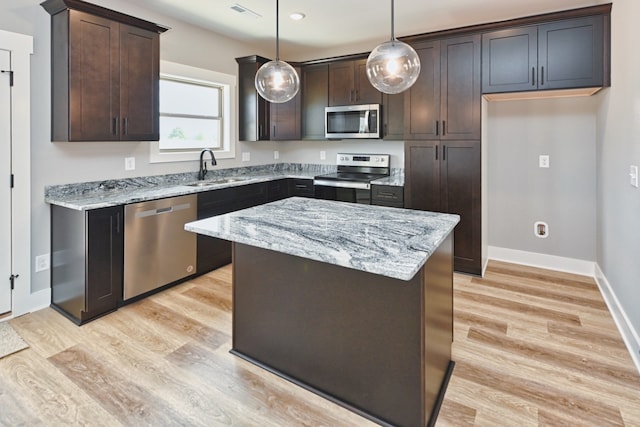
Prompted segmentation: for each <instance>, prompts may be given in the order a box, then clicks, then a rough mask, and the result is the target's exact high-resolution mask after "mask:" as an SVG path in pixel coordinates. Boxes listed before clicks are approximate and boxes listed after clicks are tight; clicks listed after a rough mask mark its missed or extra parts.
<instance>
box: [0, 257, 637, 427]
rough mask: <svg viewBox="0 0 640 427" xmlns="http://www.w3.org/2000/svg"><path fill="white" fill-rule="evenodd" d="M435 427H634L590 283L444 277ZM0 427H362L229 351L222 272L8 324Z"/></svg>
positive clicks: (226, 275) (630, 390)
mask: <svg viewBox="0 0 640 427" xmlns="http://www.w3.org/2000/svg"><path fill="white" fill-rule="evenodd" d="M454 287H455V292H454V306H455V322H454V329H455V330H454V344H453V358H454V360H455V361H456V367H455V369H454V372H453V376H452V378H451V381H450V384H449V388H448V390H447V393H446V396H445V400H444V403H443V406H442V409H441V412H440V417H439V419H438V422H437V425H438V426H640V376H639V375H638V372H637V371H636V370H635V367H634V365H633V363H632V361H631V358H630V356H629V354H628V353H627V350H626V348H625V347H624V344H623V342H622V339H621V338H620V336H619V334H618V332H617V330H616V327H615V325H614V323H613V320H612V319H611V316H610V315H609V312H608V311H607V308H606V305H605V304H604V302H603V300H602V297H601V296H600V294H599V292H598V289H597V287H596V285H595V283H594V282H593V280H592V279H590V278H585V277H581V276H574V275H570V274H565V273H557V272H550V271H545V270H539V269H534V268H529V267H523V266H516V265H510V264H505V263H497V262H491V263H490V266H489V269H488V271H487V274H486V276H485V278H484V279H479V278H474V277H470V276H463V275H456V276H455V284H454ZM10 322H11V324H12V325H13V326H14V328H15V329H16V330H17V331H18V332H19V333H20V334H21V335H22V337H23V338H24V339H25V340H26V341H27V342H28V343H29V344H30V346H31V347H30V348H29V349H27V350H24V351H21V352H19V353H16V354H14V355H11V356H8V357H5V358H3V359H0V426H5V425H6V426H16V425H25V426H37V425H42V426H57V425H90V426H94V425H95V426H103V425H104V426H118V425H123V426H134V425H135V426H138V425H150V426H177V425H180V426H371V425H374V424H372V423H371V422H369V421H367V420H365V419H364V418H362V417H360V416H358V415H356V414H353V413H351V412H349V411H347V410H346V409H343V408H341V407H339V406H337V405H335V404H332V403H330V402H328V401H326V400H325V399H323V398H320V397H318V396H316V395H314V394H313V393H310V392H308V391H306V390H304V389H301V388H300V387H297V386H295V385H293V384H291V383H289V382H287V381H285V380H283V379H281V378H279V377H277V376H275V375H273V374H270V373H268V372H266V371H264V370H262V369H260V368H258V367H256V366H254V365H252V364H250V363H248V362H246V361H244V360H242V359H239V358H237V357H235V356H232V355H231V354H229V353H228V351H229V349H230V347H231V268H230V267H229V266H228V267H224V268H222V269H219V270H217V271H214V272H212V273H209V274H208V275H205V276H202V277H199V278H196V279H194V280H191V281H189V282H186V283H183V284H181V285H179V286H176V287H174V288H171V289H169V290H167V291H164V292H162V293H159V294H156V295H154V296H152V297H149V298H147V299H145V300H143V301H139V302H137V303H134V304H131V305H128V306H126V307H123V308H121V309H120V310H118V311H117V312H115V313H112V314H110V315H108V316H105V317H103V318H101V319H98V320H96V321H93V322H90V323H88V324H86V325H84V326H82V327H77V326H75V325H74V324H72V323H71V322H69V321H68V320H67V319H65V318H64V317H62V316H61V315H60V314H58V313H56V312H55V311H53V310H52V309H46V310H41V311H39V312H36V313H32V314H29V315H26V316H22V317H20V318H17V319H13V320H11V321H10Z"/></svg>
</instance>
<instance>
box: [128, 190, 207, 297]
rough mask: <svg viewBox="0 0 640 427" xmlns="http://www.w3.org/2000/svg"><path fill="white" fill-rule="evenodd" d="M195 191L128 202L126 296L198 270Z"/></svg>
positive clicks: (132, 295) (156, 286) (142, 291)
mask: <svg viewBox="0 0 640 427" xmlns="http://www.w3.org/2000/svg"><path fill="white" fill-rule="evenodd" d="M197 201H198V199H197V196H196V195H195V194H192V195H187V196H179V197H171V198H168V199H160V200H152V201H148V202H142V203H134V204H130V205H126V206H125V208H124V224H125V225H124V296H123V299H124V300H125V301H126V300H127V299H130V298H133V297H136V296H138V295H141V294H144V293H146V292H149V291H152V290H154V289H156V288H159V287H162V286H164V285H168V284H169V283H172V282H175V281H177V280H180V279H182V278H184V277H187V276H190V275H191V274H194V273H195V272H196V234H195V233H190V232H187V231H185V230H184V224H185V223H187V222H190V221H195V220H196V219H197Z"/></svg>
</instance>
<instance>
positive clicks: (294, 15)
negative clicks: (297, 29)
mask: <svg viewBox="0 0 640 427" xmlns="http://www.w3.org/2000/svg"><path fill="white" fill-rule="evenodd" d="M305 16H307V15H305V14H304V13H302V12H293V13H292V14H291V15H289V18H291V19H293V20H294V21H299V20H301V19H304V17H305Z"/></svg>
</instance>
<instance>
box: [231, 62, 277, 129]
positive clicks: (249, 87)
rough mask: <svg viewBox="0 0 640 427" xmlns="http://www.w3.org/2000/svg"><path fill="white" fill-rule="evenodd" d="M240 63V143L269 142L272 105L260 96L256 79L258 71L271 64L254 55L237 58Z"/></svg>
mask: <svg viewBox="0 0 640 427" xmlns="http://www.w3.org/2000/svg"><path fill="white" fill-rule="evenodd" d="M236 62H237V63H238V133H239V134H238V139H240V141H265V140H269V139H270V137H271V135H270V130H271V126H270V122H271V103H270V102H268V101H267V100H266V99H264V98H263V97H261V96H260V95H258V91H257V89H256V85H255V78H256V73H257V72H258V69H259V68H260V67H262V65H264V64H266V63H267V62H269V60H268V59H267V58H263V57H261V56H257V55H252V56H245V57H242V58H236Z"/></svg>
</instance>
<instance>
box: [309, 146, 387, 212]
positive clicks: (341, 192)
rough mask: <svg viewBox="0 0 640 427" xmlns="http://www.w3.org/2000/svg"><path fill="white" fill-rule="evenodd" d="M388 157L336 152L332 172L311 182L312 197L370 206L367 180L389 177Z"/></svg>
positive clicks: (369, 185) (369, 186) (384, 155)
mask: <svg viewBox="0 0 640 427" xmlns="http://www.w3.org/2000/svg"><path fill="white" fill-rule="evenodd" d="M389 157H390V156H389V155H388V154H345V153H338V155H337V159H336V164H337V165H338V171H337V172H335V173H330V174H325V175H318V176H315V177H314V179H313V186H314V193H315V197H316V198H318V199H325V200H338V201H342V202H352V203H362V204H370V203H371V181H374V180H376V179H379V178H384V177H385V176H389V172H390V168H389Z"/></svg>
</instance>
